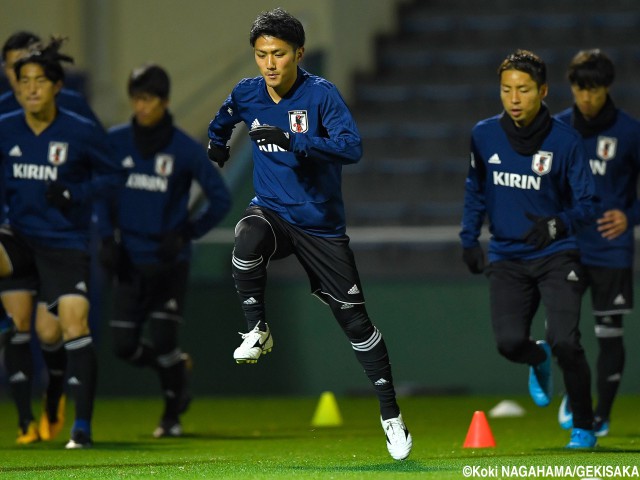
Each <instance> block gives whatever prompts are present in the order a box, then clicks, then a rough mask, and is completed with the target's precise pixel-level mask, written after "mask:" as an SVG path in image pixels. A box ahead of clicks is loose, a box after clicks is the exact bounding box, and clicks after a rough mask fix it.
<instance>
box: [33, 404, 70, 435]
mask: <svg viewBox="0 0 640 480" xmlns="http://www.w3.org/2000/svg"><path fill="white" fill-rule="evenodd" d="M66 403H67V397H66V395H64V394H63V395H62V396H61V397H60V400H59V401H58V413H57V418H56V421H55V422H52V421H51V420H50V419H49V415H48V414H47V409H46V408H44V409H43V411H42V416H41V417H40V426H39V428H38V432H39V433H40V438H41V439H42V440H44V441H48V440H53V439H54V438H56V437H57V436H58V435H59V434H60V432H61V431H62V429H63V428H64V414H65V406H66ZM44 404H45V405H46V404H47V402H46V398H45V402H44Z"/></svg>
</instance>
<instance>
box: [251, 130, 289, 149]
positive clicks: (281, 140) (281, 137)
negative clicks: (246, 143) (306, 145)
mask: <svg viewBox="0 0 640 480" xmlns="http://www.w3.org/2000/svg"><path fill="white" fill-rule="evenodd" d="M249 136H250V137H251V140H253V141H254V142H256V144H257V145H258V146H260V145H270V144H272V145H277V146H279V147H280V148H283V149H284V150H287V151H288V150H289V148H290V147H291V138H289V132H285V131H284V130H282V129H281V128H278V127H272V126H271V125H260V126H259V127H255V128H252V129H251V130H250V131H249Z"/></svg>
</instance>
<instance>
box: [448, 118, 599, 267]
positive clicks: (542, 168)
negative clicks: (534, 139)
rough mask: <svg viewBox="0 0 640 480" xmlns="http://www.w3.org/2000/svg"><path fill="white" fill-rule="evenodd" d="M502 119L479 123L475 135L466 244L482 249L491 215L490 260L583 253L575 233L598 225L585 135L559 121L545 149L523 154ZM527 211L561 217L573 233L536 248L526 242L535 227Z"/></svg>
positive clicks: (465, 216) (468, 182)
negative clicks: (481, 240)
mask: <svg viewBox="0 0 640 480" xmlns="http://www.w3.org/2000/svg"><path fill="white" fill-rule="evenodd" d="M499 118H500V116H495V117H492V118H489V119H487V120H483V121H481V122H479V123H478V124H476V126H475V127H474V128H473V131H472V134H471V163H470V166H469V172H468V175H467V179H466V183H465V201H464V214H463V220H462V230H461V232H460V238H461V240H462V246H463V247H464V248H470V247H474V246H477V245H478V238H479V237H480V232H481V228H482V224H483V222H484V219H485V216H488V219H489V230H490V232H491V239H490V242H489V252H488V256H489V261H490V262H494V261H498V260H504V259H534V258H538V257H541V256H546V255H550V254H553V253H556V252H559V251H562V250H567V249H577V242H576V237H575V232H576V231H577V230H579V229H580V228H583V227H584V226H585V225H587V224H589V223H590V222H592V221H593V219H594V214H595V210H594V205H593V202H594V185H593V178H592V175H591V173H590V172H589V166H588V163H587V160H586V157H585V152H584V148H583V146H582V142H581V141H580V137H579V135H578V134H577V132H576V131H575V130H573V129H572V128H571V127H569V126H568V125H565V124H564V123H562V122H560V121H558V120H553V125H552V128H551V131H550V132H549V134H548V135H547V137H546V138H545V139H544V142H543V143H542V146H541V148H540V150H539V151H538V152H537V153H536V154H534V155H530V156H526V155H520V154H519V153H517V152H516V151H514V149H513V148H512V147H511V145H510V144H509V141H508V139H507V135H506V134H505V132H504V130H503V129H502V127H501V126H500V123H499ZM526 213H530V214H532V215H537V216H541V217H547V216H558V217H560V219H561V220H562V222H563V223H564V224H565V225H566V226H567V229H568V233H569V235H568V236H567V237H565V238H563V239H559V240H557V241H555V242H553V243H551V244H550V245H549V246H548V247H546V248H544V249H541V250H535V248H534V247H533V246H531V245H529V244H527V243H526V242H525V241H524V239H523V237H524V236H525V234H526V232H527V231H528V230H529V229H530V228H531V226H532V221H531V220H529V219H528V218H527V216H526Z"/></svg>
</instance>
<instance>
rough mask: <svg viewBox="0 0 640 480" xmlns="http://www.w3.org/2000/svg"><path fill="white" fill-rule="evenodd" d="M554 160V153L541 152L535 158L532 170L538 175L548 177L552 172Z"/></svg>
mask: <svg viewBox="0 0 640 480" xmlns="http://www.w3.org/2000/svg"><path fill="white" fill-rule="evenodd" d="M552 160H553V152H543V151H542V150H540V151H539V152H538V153H536V154H535V155H534V156H533V161H532V162H531V170H533V171H534V172H535V173H537V174H538V175H540V176H542V175H546V174H547V173H549V172H550V171H551V161H552Z"/></svg>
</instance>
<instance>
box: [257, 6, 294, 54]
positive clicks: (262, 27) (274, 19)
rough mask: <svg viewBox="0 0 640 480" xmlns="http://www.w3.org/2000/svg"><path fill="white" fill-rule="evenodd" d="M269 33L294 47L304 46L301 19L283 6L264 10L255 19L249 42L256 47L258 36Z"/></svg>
mask: <svg viewBox="0 0 640 480" xmlns="http://www.w3.org/2000/svg"><path fill="white" fill-rule="evenodd" d="M263 35H268V36H270V37H275V38H279V39H280V40H284V41H285V42H287V43H288V44H290V45H292V46H293V48H294V49H298V48H300V47H304V40H305V37H304V27H303V26H302V23H300V20H298V19H297V18H296V17H294V16H293V15H291V14H290V13H288V12H286V11H284V10H283V9H282V8H279V7H278V8H274V9H273V10H270V11H268V12H262V13H261V14H260V15H258V18H256V19H255V21H254V22H253V25H252V26H251V32H250V33H249V43H250V44H251V46H252V47H255V45H256V40H257V39H258V37H261V36H263Z"/></svg>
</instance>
